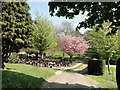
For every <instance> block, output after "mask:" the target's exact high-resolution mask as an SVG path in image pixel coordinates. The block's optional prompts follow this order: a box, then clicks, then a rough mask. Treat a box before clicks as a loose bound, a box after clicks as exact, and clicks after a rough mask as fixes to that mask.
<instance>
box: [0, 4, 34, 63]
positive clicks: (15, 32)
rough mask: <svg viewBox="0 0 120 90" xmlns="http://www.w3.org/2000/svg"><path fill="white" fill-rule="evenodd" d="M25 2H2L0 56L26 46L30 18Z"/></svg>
mask: <svg viewBox="0 0 120 90" xmlns="http://www.w3.org/2000/svg"><path fill="white" fill-rule="evenodd" d="M29 9H30V8H29V6H28V5H27V3H26V2H2V32H1V36H2V58H3V61H4V60H5V58H8V53H10V52H12V51H18V50H19V49H20V48H22V47H23V46H24V47H26V46H27V43H28V38H29V36H30V32H31V29H32V27H31V25H32V20H31V17H30V13H29V12H28V11H29Z"/></svg>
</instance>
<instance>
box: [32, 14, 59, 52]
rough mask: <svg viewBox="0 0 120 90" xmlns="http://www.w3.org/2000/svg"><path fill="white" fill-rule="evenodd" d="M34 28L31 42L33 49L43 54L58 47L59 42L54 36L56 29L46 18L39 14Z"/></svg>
mask: <svg viewBox="0 0 120 90" xmlns="http://www.w3.org/2000/svg"><path fill="white" fill-rule="evenodd" d="M33 28H34V30H33V31H32V35H33V36H32V37H31V42H30V44H31V46H32V47H34V48H36V49H38V50H39V51H40V52H41V51H44V50H47V49H50V48H53V47H54V46H56V44H57V42H56V37H55V35H54V34H53V30H54V27H53V25H52V23H51V22H50V21H49V20H48V19H47V18H46V17H43V16H40V15H39V13H38V12H37V13H36V18H35V20H34V22H33Z"/></svg>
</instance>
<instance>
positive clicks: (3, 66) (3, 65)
mask: <svg viewBox="0 0 120 90" xmlns="http://www.w3.org/2000/svg"><path fill="white" fill-rule="evenodd" d="M0 68H1V67H0ZM4 68H5V64H4V62H3V61H2V69H4Z"/></svg>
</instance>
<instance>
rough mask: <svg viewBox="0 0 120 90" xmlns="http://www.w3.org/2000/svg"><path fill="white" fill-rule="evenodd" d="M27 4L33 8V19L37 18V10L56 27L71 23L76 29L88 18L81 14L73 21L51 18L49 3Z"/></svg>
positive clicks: (31, 11)
mask: <svg viewBox="0 0 120 90" xmlns="http://www.w3.org/2000/svg"><path fill="white" fill-rule="evenodd" d="M27 3H28V4H29V6H30V8H31V10H30V11H29V12H30V13H31V17H32V19H34V18H35V10H36V9H37V10H38V11H39V13H40V14H41V15H43V16H46V17H47V18H48V19H49V20H50V21H52V22H53V24H54V25H55V26H56V25H60V24H61V22H62V21H69V22H71V24H72V25H73V27H74V28H75V27H76V26H77V25H78V23H79V22H80V21H83V20H84V19H85V18H86V15H81V14H79V15H77V16H75V17H74V18H73V19H66V18H65V17H57V16H53V17H51V16H50V15H49V6H48V2H27ZM86 14H87V13H86ZM86 30H87V29H86ZM86 30H85V29H84V28H82V29H81V30H80V32H81V33H84V32H85V31H86Z"/></svg>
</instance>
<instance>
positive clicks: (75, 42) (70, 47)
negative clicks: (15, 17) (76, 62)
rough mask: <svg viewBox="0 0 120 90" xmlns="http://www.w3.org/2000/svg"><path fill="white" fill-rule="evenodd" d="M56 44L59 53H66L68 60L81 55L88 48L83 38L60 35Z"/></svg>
mask: <svg viewBox="0 0 120 90" xmlns="http://www.w3.org/2000/svg"><path fill="white" fill-rule="evenodd" d="M58 42H59V45H60V49H61V51H63V52H65V53H67V54H68V55H69V56H70V58H72V56H73V55H76V54H77V55H78V54H83V52H84V51H86V50H87V49H88V48H89V47H90V46H89V45H88V44H87V41H85V40H84V39H83V38H81V37H72V36H70V35H61V36H60V38H59V41H58Z"/></svg>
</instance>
